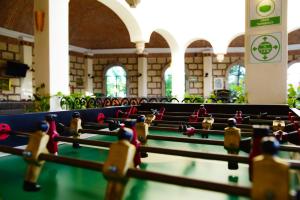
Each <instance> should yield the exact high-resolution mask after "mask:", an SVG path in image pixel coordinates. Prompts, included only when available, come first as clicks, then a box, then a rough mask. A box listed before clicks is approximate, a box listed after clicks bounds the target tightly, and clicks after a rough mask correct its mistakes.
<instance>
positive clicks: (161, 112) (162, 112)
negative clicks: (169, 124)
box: [155, 107, 166, 120]
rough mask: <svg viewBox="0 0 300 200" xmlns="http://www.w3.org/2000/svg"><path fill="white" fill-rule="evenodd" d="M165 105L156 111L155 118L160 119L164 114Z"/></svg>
mask: <svg viewBox="0 0 300 200" xmlns="http://www.w3.org/2000/svg"><path fill="white" fill-rule="evenodd" d="M165 110H166V109H165V107H161V108H160V109H159V111H158V113H157V114H156V118H155V119H156V120H162V118H163V116H164V114H165Z"/></svg>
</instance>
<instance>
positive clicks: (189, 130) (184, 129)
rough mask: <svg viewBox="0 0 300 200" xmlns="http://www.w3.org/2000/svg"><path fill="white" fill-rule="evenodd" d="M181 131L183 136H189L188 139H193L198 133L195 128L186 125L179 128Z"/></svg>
mask: <svg viewBox="0 0 300 200" xmlns="http://www.w3.org/2000/svg"><path fill="white" fill-rule="evenodd" d="M179 131H180V132H182V133H183V135H187V136H188V137H191V136H193V135H195V133H196V129H195V128H194V127H191V126H189V125H186V124H181V125H180V126H179Z"/></svg>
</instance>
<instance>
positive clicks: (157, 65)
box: [147, 55, 171, 97]
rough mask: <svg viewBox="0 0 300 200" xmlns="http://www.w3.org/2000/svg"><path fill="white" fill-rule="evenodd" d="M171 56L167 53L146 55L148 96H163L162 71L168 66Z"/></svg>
mask: <svg viewBox="0 0 300 200" xmlns="http://www.w3.org/2000/svg"><path fill="white" fill-rule="evenodd" d="M170 62H171V57H170V56H168V55H161V56H159V55H151V56H149V57H148V67H147V68H148V69H147V73H148V78H147V80H148V81H147V87H148V92H147V93H148V96H149V97H160V96H165V89H164V87H165V83H164V81H163V80H164V74H163V73H164V72H165V71H166V69H167V68H168V67H169V66H170Z"/></svg>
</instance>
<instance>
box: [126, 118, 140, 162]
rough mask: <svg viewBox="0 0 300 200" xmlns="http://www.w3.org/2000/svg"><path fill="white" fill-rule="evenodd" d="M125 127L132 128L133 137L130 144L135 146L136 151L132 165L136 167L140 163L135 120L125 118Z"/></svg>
mask: <svg viewBox="0 0 300 200" xmlns="http://www.w3.org/2000/svg"><path fill="white" fill-rule="evenodd" d="M124 124H125V127H127V128H130V129H132V132H133V138H132V141H131V144H133V145H134V146H135V148H136V153H135V156H134V167H138V166H139V165H140V164H141V150H140V147H141V142H140V141H139V140H138V134H137V131H136V120H133V119H126V120H125V121H124Z"/></svg>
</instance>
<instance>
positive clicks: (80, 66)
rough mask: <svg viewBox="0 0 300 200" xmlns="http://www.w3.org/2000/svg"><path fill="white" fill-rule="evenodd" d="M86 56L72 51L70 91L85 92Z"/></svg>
mask: <svg viewBox="0 0 300 200" xmlns="http://www.w3.org/2000/svg"><path fill="white" fill-rule="evenodd" d="M85 73H86V64H85V56H84V55H83V54H77V53H73V52H70V92H71V93H81V94H84V92H85V89H84V81H85V79H84V77H85Z"/></svg>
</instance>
